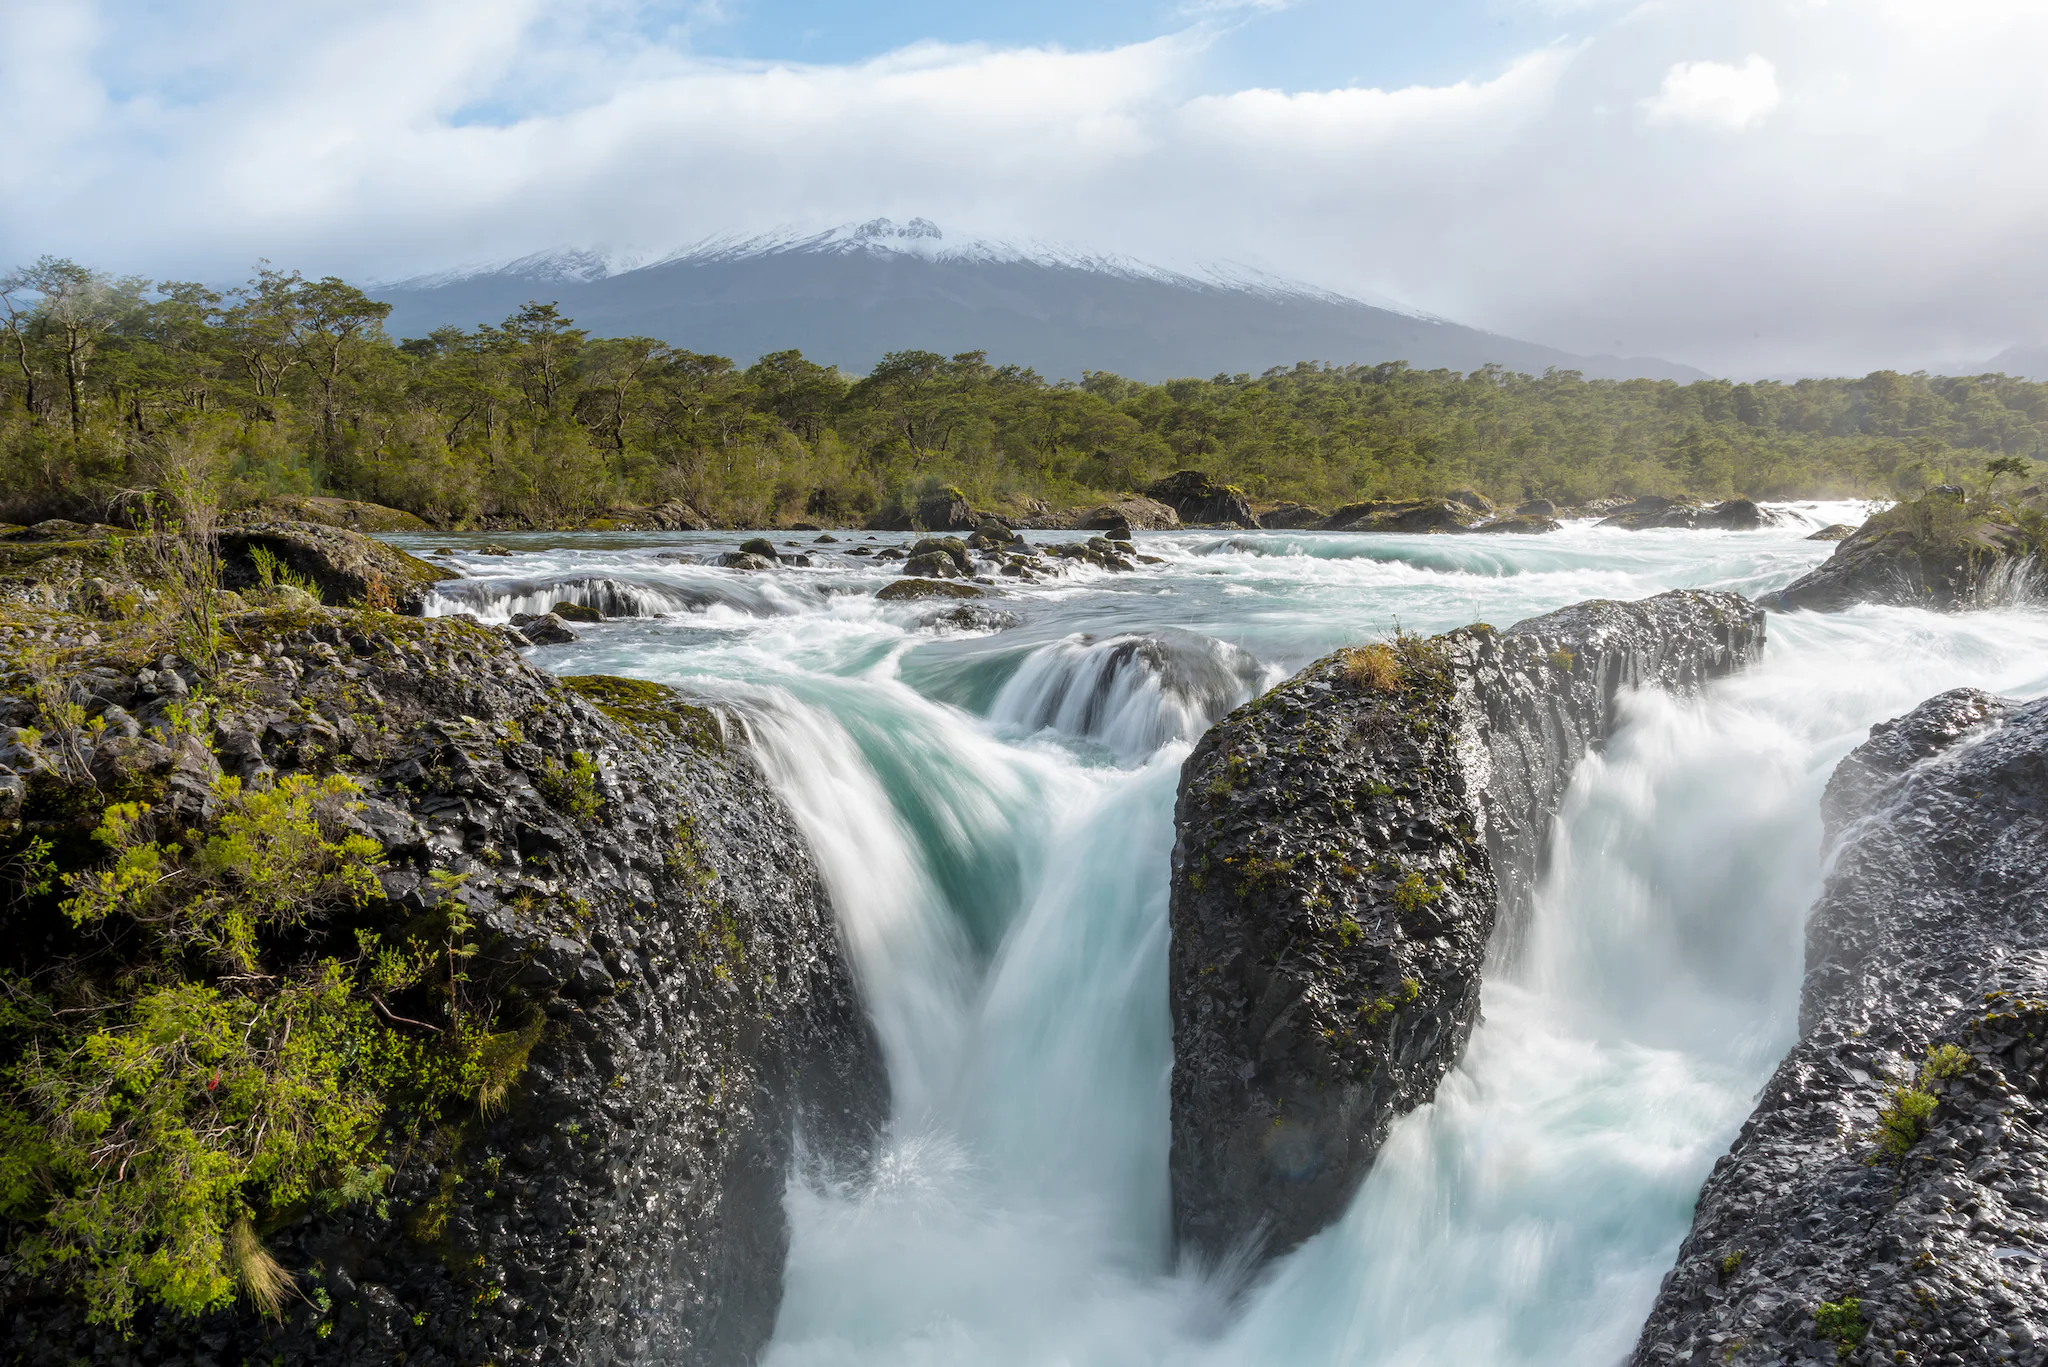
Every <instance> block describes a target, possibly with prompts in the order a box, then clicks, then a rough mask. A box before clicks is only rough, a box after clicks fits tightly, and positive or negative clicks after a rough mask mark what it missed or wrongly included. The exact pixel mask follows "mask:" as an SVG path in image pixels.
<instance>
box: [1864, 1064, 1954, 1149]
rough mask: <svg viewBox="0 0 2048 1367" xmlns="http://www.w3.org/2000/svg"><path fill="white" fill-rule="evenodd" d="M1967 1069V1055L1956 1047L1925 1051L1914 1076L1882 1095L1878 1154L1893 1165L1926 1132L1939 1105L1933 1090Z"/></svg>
mask: <svg viewBox="0 0 2048 1367" xmlns="http://www.w3.org/2000/svg"><path fill="white" fill-rule="evenodd" d="M1969 1066H1970V1056H1969V1055H1968V1054H1967V1053H1965V1052H1964V1051H1963V1050H1962V1049H1961V1048H1960V1047H1958V1046H1956V1045H1953V1044H1944V1045H1940V1046H1938V1047H1936V1048H1933V1049H1929V1050H1928V1051H1927V1058H1926V1061H1925V1062H1923V1063H1922V1064H1921V1065H1920V1070H1919V1074H1918V1076H1916V1077H1914V1078H1911V1079H1909V1080H1907V1081H1905V1082H1901V1083H1898V1084H1897V1085H1896V1086H1894V1087H1892V1089H1891V1090H1890V1091H1889V1092H1888V1093H1887V1094H1886V1097H1885V1103H1884V1104H1883V1105H1882V1106H1880V1107H1878V1111H1877V1147H1878V1152H1879V1153H1880V1154H1882V1155H1883V1156H1884V1157H1886V1158H1888V1159H1890V1160H1891V1161H1892V1162H1894V1163H1899V1162H1903V1161H1904V1160H1905V1157H1906V1154H1907V1153H1908V1152H1909V1151H1910V1150H1911V1149H1912V1147H1913V1146H1914V1145H1915V1144H1918V1143H1919V1142H1920V1140H1921V1139H1922V1138H1923V1137H1924V1136H1925V1135H1926V1133H1927V1123H1928V1121H1929V1120H1931V1119H1933V1117H1934V1110H1935V1107H1937V1106H1938V1105H1940V1104H1941V1102H1940V1098H1939V1097H1937V1096H1936V1095H1935V1093H1934V1089H1935V1088H1936V1087H1938V1086H1940V1085H1941V1084H1942V1083H1944V1082H1947V1081H1949V1080H1950V1079H1951V1078H1956V1077H1960V1076H1961V1075H1962V1074H1963V1073H1964V1072H1965V1071H1966V1070H1967V1069H1968V1068H1969Z"/></svg>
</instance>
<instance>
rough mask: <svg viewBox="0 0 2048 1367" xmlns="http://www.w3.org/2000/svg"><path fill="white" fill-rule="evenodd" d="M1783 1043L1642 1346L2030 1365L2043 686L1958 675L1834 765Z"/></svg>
mask: <svg viewBox="0 0 2048 1367" xmlns="http://www.w3.org/2000/svg"><path fill="white" fill-rule="evenodd" d="M1825 814H1826V817H1827V823H1828V832H1829V839H1830V841H1831V842H1832V843H1833V844H1834V845H1835V847H1836V851H1835V858H1834V866H1833V871H1832V872H1831V874H1830V875H1829V877H1828V880H1827V884H1826V887H1825V890H1824V891H1823V893H1822V895H1821V899H1820V902H1819V903H1818V905H1817V906H1816V907H1815V909H1814V912H1813V916H1812V919H1811V920H1810V921H1809V923H1808V927H1807V943H1806V965H1807V971H1806V982H1805V986H1804V989H1803V992H1802V994H1801V998H1800V1011H1799V1017H1800V1029H1799V1042H1798V1043H1797V1044H1796V1045H1795V1046H1794V1047H1793V1049H1792V1051H1791V1052H1790V1053H1789V1054H1788V1055H1787V1056H1786V1058H1785V1060H1784V1062H1783V1063H1782V1064H1780V1065H1779V1067H1778V1070H1777V1072H1776V1074H1775V1075H1774V1076H1773V1077H1772V1078H1771V1080H1770V1082H1769V1083H1768V1084H1767V1085H1766V1086H1765V1087H1764V1088H1763V1090H1762V1092H1761V1093H1760V1096H1761V1101H1760V1103H1759V1105H1758V1106H1757V1109H1756V1111H1755V1113H1754V1114H1753V1115H1752V1116H1751V1117H1750V1119H1749V1121H1748V1122H1747V1123H1746V1124H1745V1125H1744V1126H1743V1128H1742V1132H1741V1133H1740V1135H1738V1136H1737V1138H1736V1140H1735V1143H1734V1146H1733V1147H1732V1148H1731V1149H1730V1151H1729V1153H1728V1154H1727V1156H1726V1157H1724V1158H1722V1159H1721V1161H1720V1162H1719V1163H1718V1164H1717V1165H1716V1166H1715V1168H1714V1171H1713V1175H1712V1176H1711V1177H1709V1178H1708V1180H1707V1183H1706V1187H1705V1190H1704V1191H1702V1193H1701V1195H1700V1200H1699V1205H1698V1207H1697V1209H1696V1211H1695V1213H1694V1217H1693V1225H1692V1232H1691V1233H1690V1234H1689V1235H1688V1236H1687V1237H1686V1240H1685V1243H1684V1245H1683V1247H1681V1248H1680V1250H1679V1254H1678V1262H1677V1266H1676V1267H1675V1268H1674V1269H1673V1270H1672V1272H1671V1274H1670V1275H1669V1276H1668V1277H1667V1278H1666V1279H1665V1281H1664V1286H1663V1289H1662V1290H1661V1291H1660V1293H1659V1294H1658V1297H1657V1302H1656V1306H1655V1308H1654V1309H1653V1310H1652V1312H1651V1314H1650V1318H1649V1323H1648V1325H1647V1327H1646V1328H1645V1329H1644V1331H1643V1335H1642V1340H1641V1343H1640V1344H1639V1346H1638V1347H1637V1349H1636V1352H1635V1357H1634V1362H1635V1363H1636V1364H1639V1367H1665V1365H1666V1364H1678V1363H1685V1364H1693V1363H1708V1362H1711V1363H1717V1364H1718V1363H1734V1364H1745V1363H1749V1364H1763V1363H1784V1362H1795V1361H1796V1362H1810V1361H1833V1360H1836V1359H1837V1357H1839V1358H1840V1359H1842V1360H1845V1361H1847V1362H1850V1363H1856V1364H1876V1363H1893V1362H1910V1363H1980V1362H1981V1363H1993V1362H2010V1363H2017V1364H2022V1365H2023V1367H2038V1365H2039V1364H2041V1363H2043V1362H2048V701H2036V702H2031V703H2025V704H2017V703H2011V702H2006V701H2003V700H2000V699H1997V698H1992V697H1987V696H1985V695H1983V694H1981V693H1976V692H1974V691H1971V690H1967V689H1962V690H1957V691H1955V692H1952V693H1945V694H1943V695H1941V696H1939V697H1937V698H1933V699H1931V700H1929V701H1928V702H1926V703H1924V704H1922V705H1921V706H1920V707H1919V708H1917V709H1916V710H1914V711H1913V712H1911V713H1909V714H1907V715H1906V716H1905V717H1903V718H1901V719H1899V720H1897V721H1894V722H1889V723H1886V724H1885V725H1882V726H1879V727H1876V728H1875V729H1874V730H1873V731H1872V733H1871V738H1870V740H1869V741H1867V742H1866V743H1865V744H1864V745H1863V746H1862V747H1860V748H1859V749H1857V750H1856V751H1855V752H1854V753H1852V754H1851V755H1850V756H1849V757H1848V758H1847V759H1845V760H1844V761H1843V762H1842V764H1841V766H1840V767H1839V768H1838V769H1837V770H1836V771H1835V775H1834V778H1833V779H1832V781H1831V782H1830V783H1829V785H1828V793H1827V800H1826V805H1825Z"/></svg>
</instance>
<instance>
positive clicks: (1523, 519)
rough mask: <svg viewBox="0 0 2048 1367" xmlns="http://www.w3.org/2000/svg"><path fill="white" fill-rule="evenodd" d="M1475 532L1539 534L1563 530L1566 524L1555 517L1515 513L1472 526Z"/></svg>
mask: <svg viewBox="0 0 2048 1367" xmlns="http://www.w3.org/2000/svg"><path fill="white" fill-rule="evenodd" d="M1472 530H1473V531H1475V532H1512V533H1518V534H1520V535H1523V536H1539V535H1542V534H1543V533H1546V532H1561V531H1563V530H1564V524H1563V523H1562V522H1559V521H1558V520H1557V519H1556V518H1554V517H1538V516H1536V515H1535V514H1533V513H1514V514H1511V515H1509V516H1507V517H1496V518H1494V519H1493V520H1492V521H1490V522H1482V523H1480V524H1479V525H1478V526H1476V527H1474V528H1472Z"/></svg>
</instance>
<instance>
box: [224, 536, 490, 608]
mask: <svg viewBox="0 0 2048 1367" xmlns="http://www.w3.org/2000/svg"><path fill="white" fill-rule="evenodd" d="M259 546H260V547H262V548H263V549H264V550H267V551H269V552H270V553H271V554H272V555H274V556H276V557H277V558H278V559H279V560H280V561H282V562H283V564H284V567H285V568H286V569H288V570H290V571H292V572H293V573H295V574H300V575H304V576H305V577H306V578H307V579H310V580H311V581H312V582H313V584H314V585H315V586H316V587H317V588H318V589H319V590H320V596H321V598H322V599H324V600H325V601H327V602H329V603H332V604H337V605H339V604H343V603H355V602H359V601H362V600H364V599H366V598H368V597H369V596H370V594H371V585H372V584H373V583H378V582H381V583H382V584H383V586H384V589H385V591H386V592H388V593H389V594H390V595H391V598H392V601H393V602H394V603H396V604H397V606H398V610H399V611H400V612H404V613H418V612H419V610H420V606H421V604H423V603H424V602H425V601H426V597H427V592H428V590H429V589H431V588H432V587H433V586H434V585H435V584H438V583H440V582H441V581H442V580H444V579H459V578H461V577H462V576H461V575H459V574H456V573H454V572H453V571H451V570H445V569H443V568H441V567H440V566H439V565H434V564H430V563H428V562H427V561H425V560H422V559H420V558H419V557H418V556H416V555H408V554H406V553H405V552H404V551H401V550H399V549H398V548H397V547H396V546H388V545H386V544H385V543H384V542H382V541H378V540H376V539H375V538H374V537H368V536H365V535H363V534H362V533H361V532H352V531H350V530H348V529H347V528H346V527H325V526H321V525H320V524H318V523H313V522H257V523H252V524H250V525H248V526H246V527H228V528H223V529H222V531H221V533H220V561H221V583H222V585H223V586H224V587H226V588H231V589H243V588H249V587H252V586H254V585H255V584H257V583H258V582H260V581H259V579H258V577H257V573H256V564H255V561H254V559H253V558H252V552H254V551H255V549H256V548H257V547H259ZM484 553H485V554H487V555H488V554H493V553H497V552H493V551H492V550H491V548H489V547H486V548H485V550H484ZM502 553H504V554H510V552H502Z"/></svg>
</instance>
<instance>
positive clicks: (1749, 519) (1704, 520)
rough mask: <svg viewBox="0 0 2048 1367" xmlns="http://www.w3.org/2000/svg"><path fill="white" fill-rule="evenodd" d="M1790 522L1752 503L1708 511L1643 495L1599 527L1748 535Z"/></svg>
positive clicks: (1735, 502)
mask: <svg viewBox="0 0 2048 1367" xmlns="http://www.w3.org/2000/svg"><path fill="white" fill-rule="evenodd" d="M1791 520H1792V519H1791V516H1790V515H1789V514H1786V513H1781V512H1778V511H1777V510H1776V509H1772V508H1766V507H1763V506H1762V505H1760V504H1758V503H1757V502H1756V501H1755V500H1754V499H1747V498H1731V499H1729V500H1728V501H1727V502H1725V503H1716V504H1715V505H1714V506H1712V507H1711V508H1710V507H1706V506H1705V505H1703V504H1700V503H1697V502H1694V501H1693V500H1691V499H1668V498H1659V497H1657V496H1655V495H1645V496H1644V497H1642V498H1639V499H1637V500H1636V501H1635V502H1634V503H1631V504H1629V505H1628V506H1627V507H1625V508H1621V509H1618V510H1616V511H1615V512H1614V513H1613V514H1612V515H1611V516H1609V517H1606V518H1604V519H1602V521H1601V523H1600V525H1601V526H1603V527H1621V528H1624V529H1626V530H1628V531H1638V532H1640V531H1650V530H1652V529H1658V528H1663V529H1674V528H1675V529H1677V530H1680V531H1706V530H1718V531H1724V532H1751V531H1756V530H1758V529H1760V528H1764V527H1777V526H1781V525H1783V524H1784V523H1786V522H1789V521H1791Z"/></svg>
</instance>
